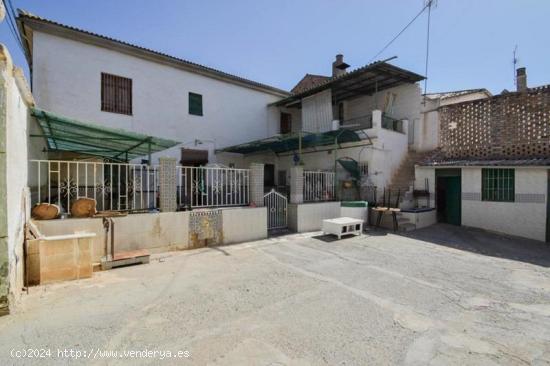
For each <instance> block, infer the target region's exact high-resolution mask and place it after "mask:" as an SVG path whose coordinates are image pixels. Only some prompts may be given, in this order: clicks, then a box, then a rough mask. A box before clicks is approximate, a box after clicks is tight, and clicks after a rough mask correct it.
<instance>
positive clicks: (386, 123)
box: [382, 114, 405, 133]
mask: <svg viewBox="0 0 550 366" xmlns="http://www.w3.org/2000/svg"><path fill="white" fill-rule="evenodd" d="M382 128H385V129H386V130H390V131H395V132H401V133H404V132H405V131H404V130H403V121H402V120H399V119H395V118H392V117H390V116H388V115H386V114H383V115H382Z"/></svg>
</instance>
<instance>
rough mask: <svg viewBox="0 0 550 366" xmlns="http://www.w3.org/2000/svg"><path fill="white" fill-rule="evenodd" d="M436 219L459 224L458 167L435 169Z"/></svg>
mask: <svg viewBox="0 0 550 366" xmlns="http://www.w3.org/2000/svg"><path fill="white" fill-rule="evenodd" d="M436 199H437V219H438V221H439V222H445V223H448V224H452V225H460V224H461V214H462V212H461V211H462V210H461V199H462V197H461V182H460V170H459V169H442V170H439V169H438V170H436Z"/></svg>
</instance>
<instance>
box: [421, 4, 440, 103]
mask: <svg viewBox="0 0 550 366" xmlns="http://www.w3.org/2000/svg"><path fill="white" fill-rule="evenodd" d="M424 4H425V5H424V9H425V8H428V31H427V33H426V64H425V69H424V100H423V102H422V103H423V104H424V105H426V94H428V59H429V58H430V18H431V14H432V5H433V6H437V0H424Z"/></svg>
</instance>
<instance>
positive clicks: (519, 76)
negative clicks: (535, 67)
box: [516, 67, 527, 92]
mask: <svg viewBox="0 0 550 366" xmlns="http://www.w3.org/2000/svg"><path fill="white" fill-rule="evenodd" d="M516 87H517V91H518V92H524V91H526V90H527V73H526V72H525V67H520V68H519V69H517V70H516Z"/></svg>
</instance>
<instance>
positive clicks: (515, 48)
mask: <svg viewBox="0 0 550 366" xmlns="http://www.w3.org/2000/svg"><path fill="white" fill-rule="evenodd" d="M517 54H518V45H516V46H515V47H514V57H513V58H512V67H513V68H514V69H513V70H512V72H513V75H512V77H513V78H514V85H515V86H516V88H517V86H518V84H517V78H516V66H517V64H518V61H519V58H518V55H517Z"/></svg>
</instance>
